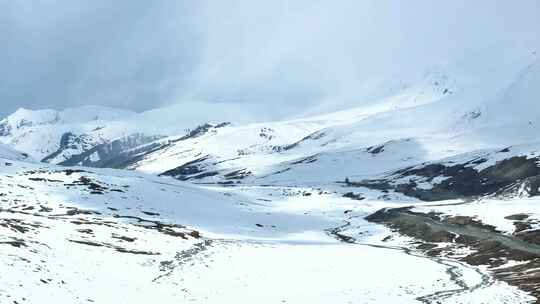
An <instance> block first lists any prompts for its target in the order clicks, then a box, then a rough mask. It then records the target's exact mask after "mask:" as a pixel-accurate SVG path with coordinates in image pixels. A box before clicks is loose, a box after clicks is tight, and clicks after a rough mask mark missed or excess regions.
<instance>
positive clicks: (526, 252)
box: [366, 207, 540, 297]
mask: <svg viewBox="0 0 540 304" xmlns="http://www.w3.org/2000/svg"><path fill="white" fill-rule="evenodd" d="M516 218H523V217H522V216H517V217H516ZM366 220H368V221H371V222H376V223H381V224H384V225H387V226H389V227H390V228H392V229H393V230H394V231H396V232H399V233H401V234H404V235H407V236H411V237H414V238H416V239H419V240H421V241H423V242H424V243H423V244H420V245H417V246H416V248H417V249H418V250H420V251H422V252H424V253H425V254H426V255H428V256H432V257H438V256H444V255H447V254H449V253H451V252H452V250H454V249H455V248H459V246H467V247H469V248H471V249H472V250H473V253H471V254H469V255H467V256H465V257H463V258H461V259H460V260H462V261H464V262H466V263H468V264H470V265H487V266H489V267H490V269H491V271H492V272H493V273H494V275H495V276H496V277H497V278H499V279H501V280H503V281H505V282H507V283H509V284H512V285H515V286H517V287H519V288H521V289H523V290H525V291H528V292H531V293H532V294H533V295H534V296H536V297H538V296H540V269H538V267H539V264H540V246H539V244H540V231H531V232H530V233H517V234H515V235H513V236H509V235H504V234H503V233H501V232H499V231H497V230H496V229H495V228H494V227H493V226H490V225H485V224H483V223H482V222H480V221H478V220H476V219H473V218H470V217H466V216H456V217H443V218H441V217H440V216H439V215H437V214H424V213H416V212H412V211H411V210H410V208H409V207H405V208H395V209H381V210H379V211H377V212H376V213H374V214H372V215H370V216H368V217H366ZM436 243H445V244H447V243H451V245H450V246H449V247H447V248H435V246H434V244H436ZM508 260H516V261H524V262H525V264H524V265H520V266H516V267H508V268H504V267H502V268H501V266H502V265H504V264H505V263H506V261H508Z"/></svg>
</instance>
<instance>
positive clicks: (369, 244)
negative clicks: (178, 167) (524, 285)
mask: <svg viewBox="0 0 540 304" xmlns="http://www.w3.org/2000/svg"><path fill="white" fill-rule="evenodd" d="M326 188H327V189H325V188H287V187H263V186H253V185H252V186H239V187H228V188H222V187H200V186H194V185H190V184H185V183H182V182H178V181H175V180H172V179H169V178H159V177H154V176H149V175H144V174H140V173H132V172H124V171H116V170H103V169H100V170H97V169H92V170H90V169H83V170H79V169H75V170H72V169H67V168H63V167H54V166H47V165H36V164H27V163H17V162H15V163H14V162H11V161H10V162H8V161H3V162H2V170H1V171H0V193H2V196H1V200H2V208H1V209H0V248H1V251H0V273H1V274H2V275H0V303H14V304H15V303H19V304H21V303H149V302H156V301H157V302H161V303H232V302H234V303H253V302H258V303H330V302H332V303H418V302H419V301H421V302H424V303H438V302H437V301H441V302H442V303H524V302H527V301H531V300H533V299H532V298H530V297H528V296H527V295H526V294H525V293H523V292H521V291H519V290H517V289H516V288H514V287H510V286H508V285H507V284H505V283H500V282H496V281H494V280H493V279H491V277H490V276H489V275H488V274H487V273H486V272H484V271H482V270H480V269H477V268H473V267H470V266H466V265H465V264H461V263H457V262H452V261H449V260H448V261H447V260H441V259H435V258H428V257H425V256H421V255H418V254H416V253H414V252H410V251H408V250H405V249H402V248H401V247H400V245H401V244H403V243H405V242H407V241H408V240H406V239H404V238H399V237H397V236H395V235H394V240H393V241H392V242H386V243H385V242H382V241H381V240H382V239H383V238H385V237H386V236H388V235H393V233H392V232H390V231H389V230H387V229H386V228H384V227H382V226H378V225H374V224H370V223H367V222H366V221H364V220H363V219H361V218H362V217H363V215H366V214H368V213H371V212H373V211H375V210H377V209H378V208H381V207H385V206H395V205H396V203H395V202H394V203H388V202H382V201H377V200H371V199H367V200H364V201H361V202H360V201H355V200H351V199H348V198H344V197H342V196H341V194H340V193H339V191H340V190H339V189H337V188H336V187H335V186H328V187H326ZM347 222H351V223H352V224H351V225H350V226H344V225H345V224H346V223H347ZM338 227H344V228H343V229H345V230H346V229H350V233H351V234H353V235H354V236H355V238H356V241H355V243H346V242H342V241H340V240H339V238H337V237H335V235H332V233H331V232H332V231H333V229H334V228H338Z"/></svg>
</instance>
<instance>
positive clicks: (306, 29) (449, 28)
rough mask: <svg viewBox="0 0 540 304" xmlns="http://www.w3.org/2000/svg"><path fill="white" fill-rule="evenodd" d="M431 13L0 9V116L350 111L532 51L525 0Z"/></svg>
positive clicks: (114, 6)
mask: <svg viewBox="0 0 540 304" xmlns="http://www.w3.org/2000/svg"><path fill="white" fill-rule="evenodd" d="M445 2H446V3H444V4H443V3H441V1H437V2H434V1H428V0H415V1H407V2H403V1H376V0H365V1H353V0H350V1H348V0H343V1H303V0H299V1H285V0H275V1H264V2H263V1H248V0H245V1H240V0H231V1H188V0H185V1H173V0H164V1H136V0H117V1H108V0H93V1H83V0H34V1H2V2H1V3H0V41H2V46H1V47H0V79H1V81H0V102H1V103H2V107H1V108H0V114H2V115H5V114H6V113H8V112H11V111H13V110H14V109H15V108H17V107H19V106H25V107H30V108H63V107H69V106H77V105H82V104H101V105H109V106H118V107H126V108H131V109H134V110H145V109H149V108H154V107H157V106H162V105H166V104H170V103H176V102H182V101H183V100H204V101H209V102H227V101H239V102H248V103H275V104H276V106H280V105H282V106H284V107H285V106H287V107H291V108H292V109H294V108H298V109H305V108H307V107H317V106H320V105H321V104H322V103H325V102H326V103H328V102H338V101H344V102H349V101H355V100H356V99H359V96H362V88H363V87H365V86H363V84H365V83H366V81H368V80H370V79H372V78H374V77H375V76H376V77H382V76H384V75H392V74H396V73H398V74H400V75H407V74H414V73H416V72H420V71H423V69H424V68H425V67H428V66H431V65H435V64H440V63H444V62H447V61H449V60H456V59H459V57H460V56H465V55H466V54H467V53H468V52H473V51H477V50H483V49H486V48H489V47H490V46H500V45H510V46H512V45H516V47H518V45H519V47H521V46H523V45H525V46H527V45H538V43H539V41H538V39H539V38H538V37H540V33H539V28H540V21H539V20H540V8H539V4H538V1H536V0H523V1H519V2H515V1H514V2H510V1H502V0H500V1H488V0H479V1H474V2H471V1H468V0H456V1H445ZM276 113H278V112H276ZM279 113H280V115H281V114H282V111H279Z"/></svg>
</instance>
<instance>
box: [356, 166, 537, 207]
mask: <svg viewBox="0 0 540 304" xmlns="http://www.w3.org/2000/svg"><path fill="white" fill-rule="evenodd" d="M486 161H487V159H486V158H483V157H477V158H475V159H472V160H470V161H468V162H465V163H463V164H438V163H432V164H423V165H421V166H416V167H409V168H406V169H402V170H399V171H396V172H395V173H394V174H392V175H389V176H388V177H386V178H383V179H377V180H365V181H361V182H350V181H349V182H348V183H346V184H347V185H348V186H355V187H367V188H372V189H377V190H393V191H396V192H399V193H402V194H404V195H407V196H411V197H415V198H418V199H420V200H423V201H439V200H448V199H464V198H473V197H478V196H486V195H506V194H509V193H515V192H516V191H517V189H518V188H522V186H525V189H527V192H528V194H529V195H530V196H535V195H538V194H539V188H540V167H539V165H538V162H539V161H540V159H538V158H527V157H526V156H515V157H511V158H508V159H505V160H502V161H499V162H497V163H496V164H494V165H493V166H490V167H488V168H485V169H483V170H480V171H477V170H475V169H474V168H473V167H474V166H475V165H478V164H481V163H484V162H486ZM405 177H410V179H409V180H410V181H408V182H400V181H399V179H401V178H405ZM437 177H446V179H445V180H443V181H441V182H439V183H433V180H434V179H435V178H437ZM415 178H417V179H418V178H420V179H422V181H427V182H430V183H432V186H433V188H432V189H422V188H419V187H418V184H417V182H416V181H415Z"/></svg>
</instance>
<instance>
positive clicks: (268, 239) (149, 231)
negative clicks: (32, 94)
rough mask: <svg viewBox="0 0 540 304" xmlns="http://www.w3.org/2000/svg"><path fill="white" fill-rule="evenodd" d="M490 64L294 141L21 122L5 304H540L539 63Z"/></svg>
mask: <svg viewBox="0 0 540 304" xmlns="http://www.w3.org/2000/svg"><path fill="white" fill-rule="evenodd" d="M476 58H477V59H478V60H477V61H472V60H466V61H463V62H461V63H459V64H455V65H448V66H447V67H444V68H442V67H438V68H434V69H430V70H429V71H427V72H426V73H424V74H423V75H422V77H419V78H414V79H398V80H392V81H390V82H388V83H387V84H386V85H377V86H375V87H374V88H373V90H372V91H371V92H370V93H369V94H365V96H369V99H366V100H362V102H361V103H360V104H359V105H357V106H355V107H351V108H347V109H341V110H340V111H336V112H330V113H326V114H318V115H314V114H312V115H308V116H305V115H304V116H302V117H297V118H295V119H287V120H281V121H267V122H261V121H256V122H254V121H253V120H252V119H250V118H248V117H245V116H246V115H245V112H241V111H240V108H241V107H243V106H244V105H230V104H220V105H213V104H197V106H193V105H186V104H184V105H182V104H180V105H178V106H175V107H170V108H164V109H156V110H153V111H149V112H145V113H139V114H137V113H132V112H128V111H122V110H115V109H108V108H100V107H85V108H80V109H70V110H65V111H53V110H43V111H30V110H19V111H17V112H16V113H14V114H12V115H10V116H9V117H7V118H5V119H3V120H2V121H1V122H0V140H1V141H2V142H3V143H4V144H2V145H0V158H1V159H3V160H5V161H1V162H0V168H1V170H0V192H1V193H2V196H1V198H2V207H1V209H0V211H1V212H0V231H1V232H2V238H1V239H0V246H2V248H3V249H4V247H5V249H6V250H2V251H1V253H0V270H1V271H2V273H10V274H13V276H10V277H6V276H0V287H2V288H1V289H0V302H1V301H11V302H13V303H15V302H16V303H23V302H24V301H25V300H24V299H26V300H27V301H30V302H31V303H36V302H37V301H40V299H43V298H45V297H47V296H50V295H52V294H54V295H55V299H56V300H57V301H59V302H61V303H72V302H77V303H83V302H96V303H114V302H118V301H128V302H129V303H144V302H148V301H150V300H151V301H155V300H156V299H159V300H160V301H163V302H165V303H168V302H187V301H189V302H195V303H224V302H231V301H234V302H240V303H244V302H246V303H247V302H253V301H260V298H261V295H264V298H265V300H264V301H263V302H265V303H274V302H281V303H285V302H300V303H306V302H309V303H328V302H338V303H347V302H349V303H418V302H421V303H533V302H534V301H536V299H535V298H536V297H538V296H540V292H539V290H540V280H538V278H539V277H540V275H539V271H538V269H540V265H539V261H540V229H539V227H540V209H539V208H538V203H539V202H540V199H539V194H540V132H539V131H540V129H539V128H540V107H539V106H538V105H539V104H540V85H539V84H540V63H539V62H538V60H537V59H536V58H535V57H534V56H531V55H530V54H526V55H524V54H521V53H511V54H509V55H508V57H506V60H505V61H504V62H501V63H500V64H493V62H494V61H493V60H487V59H486V60H485V61H483V60H482V58H481V57H476ZM472 62H475V64H474V65H472V68H471V67H470V66H471V63H472ZM465 67H466V68H465ZM471 69H473V70H474V71H472V70H471ZM376 83H378V84H381V83H385V82H384V81H376ZM366 98H368V97H366ZM188 108H189V109H191V110H192V111H194V112H193V113H187V112H185V109H188ZM248 112H249V111H248ZM308 112H309V111H308ZM315 112H316V111H315ZM239 113H241V114H242V115H241V116H239V115H240V114H239ZM248 116H249V115H248ZM17 151H21V152H17ZM25 155H27V156H25ZM30 157H31V158H33V159H35V160H37V161H39V160H42V162H41V163H39V162H32V161H27V159H29V158H30ZM89 167H92V168H89ZM118 169H121V170H118ZM188 182H191V183H188ZM89 257H92V258H89ZM378 260H383V261H384V263H377V262H376V261H378ZM261 261H264V262H261ZM374 261H375V262H374ZM292 265H293V266H294V267H293V266H292ZM127 273H129V275H127ZM389 277H391V278H392V280H393V282H392V284H388V278H389ZM111 282H114V284H112V283H111ZM298 282H302V284H303V285H305V286H309V288H310V290H314V291H313V292H305V293H303V292H298V290H299V289H298ZM268 286H273V288H274V289H278V290H279V292H272V293H269V292H267V291H268ZM358 286H362V288H361V289H359V288H358ZM4 290H7V292H6V291H4ZM97 291H99V292H97ZM239 299H240V300H239Z"/></svg>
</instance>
